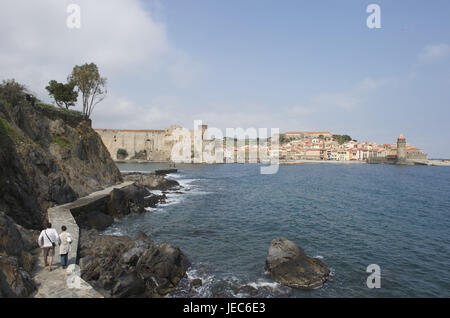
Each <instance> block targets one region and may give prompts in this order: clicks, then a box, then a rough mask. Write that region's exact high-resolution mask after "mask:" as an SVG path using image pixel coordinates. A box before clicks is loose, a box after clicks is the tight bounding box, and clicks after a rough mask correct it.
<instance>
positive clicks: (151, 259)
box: [136, 244, 190, 295]
mask: <svg viewBox="0 0 450 318" xmlns="http://www.w3.org/2000/svg"><path fill="white" fill-rule="evenodd" d="M189 266H190V262H189V260H188V259H187V257H186V256H185V255H184V254H183V253H182V252H181V250H180V249H179V248H176V247H173V246H171V245H169V244H159V245H155V246H153V248H150V249H147V250H146V251H145V253H144V254H143V255H142V256H141V257H140V258H139V261H138V263H137V265H136V270H137V272H138V274H139V276H140V277H142V278H143V279H144V280H145V281H147V282H150V283H152V282H155V283H156V286H153V284H152V285H151V286H152V288H151V289H153V290H150V294H149V295H154V293H155V292H156V293H157V294H159V295H165V294H167V293H169V292H171V291H173V290H174V288H175V287H176V286H177V284H178V283H179V282H180V280H181V279H182V278H183V277H184V276H185V275H186V270H187V269H188V267H189Z"/></svg>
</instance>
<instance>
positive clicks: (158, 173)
mask: <svg viewBox="0 0 450 318" xmlns="http://www.w3.org/2000/svg"><path fill="white" fill-rule="evenodd" d="M177 172H178V170H177V169H159V170H155V171H152V174H154V175H156V176H165V175H167V174H169V173H177Z"/></svg>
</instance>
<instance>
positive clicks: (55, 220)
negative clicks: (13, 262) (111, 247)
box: [33, 181, 133, 298]
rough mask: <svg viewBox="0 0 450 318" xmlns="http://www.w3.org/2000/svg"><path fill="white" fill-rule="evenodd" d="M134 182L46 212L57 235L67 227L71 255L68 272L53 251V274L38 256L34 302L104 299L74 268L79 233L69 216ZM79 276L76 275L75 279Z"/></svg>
mask: <svg viewBox="0 0 450 318" xmlns="http://www.w3.org/2000/svg"><path fill="white" fill-rule="evenodd" d="M132 183H133V182H131V181H129V182H124V183H121V184H118V185H115V186H112V187H109V188H106V189H104V190H101V191H98V192H94V193H91V194H90V195H88V196H86V197H83V198H80V199H78V200H76V201H74V202H71V203H67V204H64V205H58V206H55V207H51V208H49V209H48V210H47V214H48V220H49V221H50V223H52V226H53V228H55V229H57V230H58V232H60V229H61V226H62V225H65V226H66V227H67V232H69V233H70V234H71V235H72V239H73V242H72V251H71V252H70V253H69V257H68V258H69V267H68V270H66V269H63V268H62V267H61V263H60V257H59V255H58V248H56V255H55V257H54V260H53V271H51V272H49V271H48V270H47V269H46V268H44V260H43V257H42V256H41V255H42V252H40V254H39V258H38V262H37V264H36V265H35V268H34V270H33V279H34V281H35V282H36V283H37V284H38V291H37V292H36V294H35V295H34V297H37V298H102V297H103V296H102V295H101V294H100V293H98V292H97V291H95V290H94V289H93V288H92V286H91V285H89V284H88V283H86V282H85V281H84V280H82V279H81V277H79V268H78V266H74V265H72V266H71V264H75V262H76V259H77V252H78V240H79V235H80V229H79V228H78V225H77V223H76V222H75V219H74V218H73V216H72V213H71V212H70V210H71V209H73V208H77V207H81V206H84V205H86V204H89V203H91V202H94V201H96V200H98V199H102V198H104V197H106V196H108V195H109V193H110V192H111V191H112V190H113V189H120V188H123V187H126V186H128V185H130V184H132ZM77 274H78V275H77Z"/></svg>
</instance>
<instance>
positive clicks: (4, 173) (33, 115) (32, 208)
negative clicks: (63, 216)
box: [0, 101, 122, 229]
mask: <svg viewBox="0 0 450 318" xmlns="http://www.w3.org/2000/svg"><path fill="white" fill-rule="evenodd" d="M120 181H122V177H121V175H120V172H119V170H118V168H117V167H116V165H115V164H114V162H113V160H112V159H111V156H110V154H109V152H108V150H107V149H106V147H105V146H104V145H103V142H102V141H101V139H100V137H99V136H98V134H97V133H96V132H95V131H94V130H93V129H92V128H91V127H90V122H89V121H85V120H83V118H82V116H81V115H80V114H78V113H76V112H67V111H61V110H59V109H56V108H54V107H52V106H49V105H43V104H37V105H36V106H31V105H30V104H27V103H26V102H23V103H22V104H20V105H16V106H11V105H9V104H6V103H4V102H2V101H0V189H1V190H0V211H4V212H5V213H6V214H7V215H8V216H10V217H11V218H12V219H13V220H14V221H15V222H16V223H18V224H20V225H22V226H24V227H26V228H30V229H40V228H41V226H42V223H43V221H44V220H45V217H46V216H45V215H46V209H47V208H48V207H49V206H50V205H51V204H63V203H67V202H70V201H73V200H75V199H77V198H78V197H81V196H85V195H87V194H89V193H91V192H93V191H96V190H100V189H101V188H103V187H106V186H111V185H113V184H116V183H118V182H120Z"/></svg>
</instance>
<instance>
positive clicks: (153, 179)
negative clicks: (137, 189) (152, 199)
mask: <svg viewBox="0 0 450 318" xmlns="http://www.w3.org/2000/svg"><path fill="white" fill-rule="evenodd" d="M132 178H133V180H135V181H137V183H138V184H140V185H142V186H144V187H146V188H148V189H150V190H161V191H166V190H169V189H175V188H179V187H180V184H179V183H178V181H176V180H170V179H166V178H165V177H164V176H163V175H149V176H137V177H132Z"/></svg>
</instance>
